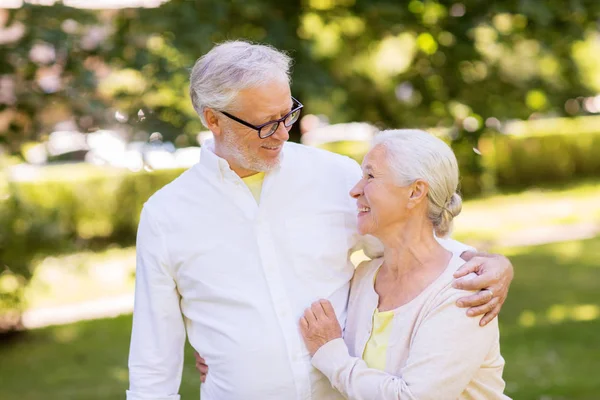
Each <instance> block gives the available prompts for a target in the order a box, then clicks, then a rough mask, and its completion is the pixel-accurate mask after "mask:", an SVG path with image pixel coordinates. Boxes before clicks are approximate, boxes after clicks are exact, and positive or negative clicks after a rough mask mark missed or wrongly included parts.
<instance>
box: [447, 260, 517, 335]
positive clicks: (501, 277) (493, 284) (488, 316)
mask: <svg viewBox="0 0 600 400" xmlns="http://www.w3.org/2000/svg"><path fill="white" fill-rule="evenodd" d="M461 258H462V259H464V260H466V261H467V262H466V263H465V264H464V265H463V266H462V267H460V268H459V269H458V270H457V271H456V272H455V273H454V277H455V278H461V277H464V276H465V275H468V274H470V273H472V272H474V273H476V274H477V275H478V276H476V277H475V278H473V279H456V280H455V281H454V283H453V284H452V286H454V287H455V288H456V289H463V290H479V293H476V294H473V295H471V296H468V297H462V298H460V299H458V301H457V302H456V304H457V305H458V306H459V307H470V308H469V310H468V311H467V315H469V316H471V317H475V316H477V315H482V314H483V318H481V321H479V325H480V326H485V325H487V324H488V323H489V322H490V321H491V320H493V319H494V318H495V317H496V316H497V315H498V313H499V312H500V309H501V308H502V304H504V301H505V300H506V296H507V294H508V287H509V286H510V283H511V281H512V279H513V276H514V271H513V266H512V264H511V263H510V261H509V259H508V258H506V257H504V256H502V255H499V254H486V253H473V252H465V253H463V254H462V255H461Z"/></svg>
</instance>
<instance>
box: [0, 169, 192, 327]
mask: <svg viewBox="0 0 600 400" xmlns="http://www.w3.org/2000/svg"><path fill="white" fill-rule="evenodd" d="M181 172H182V171H181V170H161V171H154V172H140V173H112V174H108V175H105V176H97V175H96V176H94V175H92V176H91V177H89V178H83V177H78V178H76V179H72V177H69V176H67V177H65V178H58V179H51V180H42V181H35V182H11V183H10V186H9V197H8V199H7V200H5V201H3V202H1V203H0V223H1V224H0V225H1V226H2V230H0V261H1V264H2V265H3V266H4V268H6V272H5V274H6V275H5V277H4V280H5V281H6V282H9V283H10V282H13V281H14V280H15V279H16V282H17V283H18V284H17V285H14V284H10V285H8V286H7V285H2V282H1V279H0V320H2V317H3V316H4V315H8V313H12V311H13V310H15V307H16V306H17V305H18V304H20V300H21V296H22V288H23V286H24V285H26V284H27V282H28V281H29V280H30V279H31V276H32V273H33V271H32V270H31V266H32V259H33V258H34V257H37V256H39V255H40V254H52V253H59V252H64V251H73V250H76V249H80V248H82V247H87V246H89V245H90V241H91V240H98V239H103V240H104V241H115V242H123V243H128V242H131V241H132V240H133V239H134V237H135V232H136V230H137V224H138V222H139V215H140V212H141V208H142V206H143V204H144V202H145V201H146V200H147V199H148V198H149V197H150V196H151V195H152V194H153V193H154V192H155V191H156V190H158V189H159V188H161V187H162V186H164V185H165V184H167V183H169V182H170V181H172V180H173V179H174V178H176V177H177V176H178V175H179V174H180V173H181ZM8 275H10V277H8ZM4 286H7V287H8V288H7V289H6V290H3V289H2V287H4ZM0 328H1V326H0Z"/></svg>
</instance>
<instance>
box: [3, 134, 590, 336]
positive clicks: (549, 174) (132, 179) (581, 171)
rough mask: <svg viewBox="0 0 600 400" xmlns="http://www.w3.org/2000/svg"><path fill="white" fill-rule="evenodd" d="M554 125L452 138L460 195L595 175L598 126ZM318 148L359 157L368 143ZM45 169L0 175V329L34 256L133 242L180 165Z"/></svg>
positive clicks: (17, 300)
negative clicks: (28, 176) (147, 208)
mask: <svg viewBox="0 0 600 400" xmlns="http://www.w3.org/2000/svg"><path fill="white" fill-rule="evenodd" d="M555 126H556V127H559V128H560V129H561V130H563V129H564V130H565V133H560V132H551V133H548V134H540V133H539V132H534V133H533V134H530V135H522V136H519V135H504V134H498V133H493V132H488V133H486V134H484V135H483V136H482V137H481V139H480V141H479V145H478V148H479V150H480V152H481V154H482V155H481V156H480V155H478V154H476V153H475V152H474V151H473V146H472V145H471V144H469V142H468V141H463V142H453V143H452V146H453V149H454V151H455V153H456V155H457V158H458V160H459V164H460V168H461V190H462V192H463V194H464V195H466V196H467V197H468V196H472V195H475V194H478V193H480V192H481V191H482V190H494V189H502V190H504V189H512V188H522V187H530V186H539V185H547V184H556V183H561V182H564V183H566V182H569V181H572V180H575V179H578V178H587V177H600V129H599V130H597V131H594V130H593V129H588V130H587V131H584V132H583V133H579V134H574V133H570V132H569V130H567V129H566V128H564V126H561V125H560V124H557V125H555ZM322 147H324V148H326V149H328V150H332V151H336V152H339V153H342V154H347V155H349V156H351V157H353V158H354V159H356V160H357V161H359V162H360V161H361V160H362V157H363V156H364V154H365V153H366V151H367V150H368V147H369V144H368V143H364V142H335V143H328V144H326V145H323V146H322ZM48 171H51V172H50V173H47V174H45V175H44V176H43V177H42V178H40V179H37V180H35V181H29V182H27V181H20V182H15V181H9V182H8V184H6V179H4V180H2V181H0V331H2V329H3V328H2V324H3V319H4V320H6V318H8V317H7V316H14V315H16V314H18V308H19V307H20V305H21V304H22V303H21V301H20V300H21V296H22V288H23V286H24V285H26V284H27V282H28V281H29V279H30V278H31V275H32V273H33V271H31V270H30V266H31V265H32V262H31V261H32V259H33V258H34V257H37V256H39V255H41V254H50V253H57V252H64V251H71V250H77V249H78V248H83V247H88V246H89V245H90V243H91V241H93V240H97V239H99V238H100V239H102V240H105V241H110V242H118V243H132V242H133V240H134V239H135V232H136V230H137V224H138V220H139V215H140V212H141V207H142V205H143V203H144V202H145V201H146V200H147V199H148V198H149V197H150V196H151V195H152V194H153V193H154V192H155V191H156V190H158V189H159V188H161V187H162V186H164V185H165V184H167V183H168V182H170V181H171V180H173V179H174V178H175V177H177V176H178V175H179V174H181V172H183V170H161V171H154V172H146V171H142V172H139V173H130V172H123V171H121V170H108V171H107V170H101V172H99V171H98V170H86V167H82V166H81V165H79V164H77V165H75V166H73V165H71V166H64V167H62V169H59V170H54V171H52V170H51V169H48ZM57 171H59V172H57ZM1 267H5V268H4V271H3V269H2V268H1ZM15 310H17V311H15ZM3 317H4V318H3Z"/></svg>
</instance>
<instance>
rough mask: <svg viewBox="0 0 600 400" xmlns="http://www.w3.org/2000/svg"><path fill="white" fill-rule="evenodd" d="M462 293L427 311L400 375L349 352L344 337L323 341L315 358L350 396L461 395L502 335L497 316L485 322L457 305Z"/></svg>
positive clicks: (359, 399) (387, 399)
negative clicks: (500, 334) (471, 316)
mask: <svg viewBox="0 0 600 400" xmlns="http://www.w3.org/2000/svg"><path fill="white" fill-rule="evenodd" d="M461 296H464V292H463V293H461V292H459V291H453V294H452V295H450V296H447V297H446V298H445V299H444V301H443V302H442V303H441V304H439V305H438V306H437V307H435V308H434V309H433V310H432V311H431V312H430V313H429V314H428V315H427V316H426V318H425V319H424V320H423V322H422V324H421V326H420V327H419V328H418V329H419V330H418V332H417V334H416V336H415V338H414V341H413V342H412V345H411V349H410V353H409V356H408V359H407V361H406V364H405V366H404V367H403V368H402V370H401V372H400V375H399V376H396V375H392V374H389V373H386V372H384V371H380V370H376V369H373V368H369V367H368V366H367V364H366V363H365V362H364V361H363V360H362V359H360V358H357V357H352V356H350V355H349V352H348V349H347V347H346V344H345V343H344V341H343V340H342V339H336V340H333V341H331V342H329V343H327V344H326V345H324V346H322V347H321V348H320V349H319V350H318V351H317V352H316V353H315V355H314V357H313V359H312V364H313V365H314V366H315V368H317V369H319V370H320V371H321V372H322V373H323V374H324V375H326V376H327V378H328V379H329V380H330V382H331V384H332V386H333V387H335V388H336V389H337V390H339V391H340V392H341V393H342V394H343V395H344V396H345V397H346V398H348V399H351V400H368V399H381V400H392V399H393V400H417V399H418V400H427V399H431V400H433V399H442V398H443V399H455V398H458V397H459V396H460V394H461V393H462V392H463V391H464V390H465V388H466V387H467V385H468V384H469V382H470V381H471V380H472V379H473V377H474V375H475V373H476V372H477V371H478V369H479V368H480V367H481V365H482V364H483V362H484V360H485V358H486V356H487V354H488V353H489V351H490V350H491V349H492V345H493V343H494V341H497V340H498V325H497V321H496V320H494V321H492V323H490V324H488V325H486V326H485V327H480V326H479V319H478V318H469V317H467V316H466V315H465V314H464V311H463V310H462V309H459V308H458V307H457V306H456V305H455V301H456V300H457V299H458V298H459V297H461Z"/></svg>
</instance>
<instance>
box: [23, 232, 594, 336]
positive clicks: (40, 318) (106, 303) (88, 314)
mask: <svg viewBox="0 0 600 400" xmlns="http://www.w3.org/2000/svg"><path fill="white" fill-rule="evenodd" d="M598 235H600V225H598V224H594V223H582V224H575V225H566V226H555V227H552V228H548V227H543V228H535V227H534V228H531V229H525V230H522V231H519V232H517V233H513V234H511V235H510V236H507V237H504V238H502V239H500V240H497V241H495V242H493V243H479V244H475V245H476V246H477V247H478V248H480V249H482V250H486V249H489V248H491V247H495V248H497V247H513V246H533V245H541V244H547V243H556V242H563V241H568V240H583V239H589V238H593V237H596V236H598ZM133 299H134V296H133V293H129V294H125V295H120V296H116V297H107V298H100V299H96V300H92V301H86V302H81V303H77V304H69V305H64V306H58V307H50V308H39V309H33V310H28V311H26V312H25V313H24V314H23V325H24V326H25V328H27V329H35V328H42V327H46V326H51V325H64V324H70V323H74V322H78V321H84V320H91V319H98V318H112V317H116V316H119V315H124V314H130V313H131V312H132V311H133Z"/></svg>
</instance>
